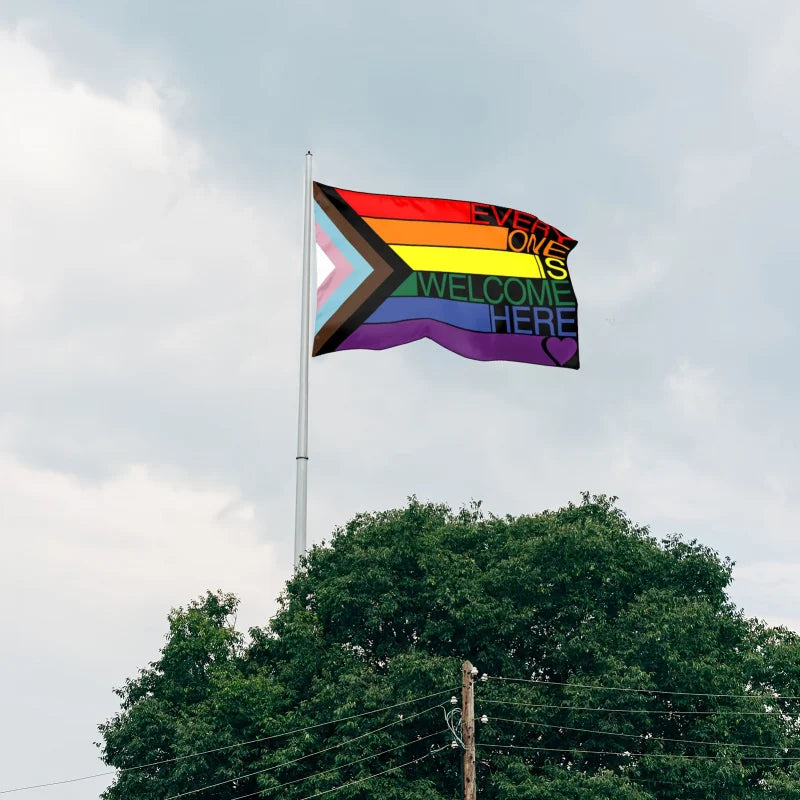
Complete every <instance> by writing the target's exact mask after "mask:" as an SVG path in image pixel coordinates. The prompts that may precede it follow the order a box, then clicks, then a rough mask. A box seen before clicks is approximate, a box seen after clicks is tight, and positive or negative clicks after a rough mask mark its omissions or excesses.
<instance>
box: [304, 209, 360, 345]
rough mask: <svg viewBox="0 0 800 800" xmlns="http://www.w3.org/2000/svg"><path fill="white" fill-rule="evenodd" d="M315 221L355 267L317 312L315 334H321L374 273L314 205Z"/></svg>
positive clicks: (327, 217) (326, 216)
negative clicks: (324, 326)
mask: <svg viewBox="0 0 800 800" xmlns="http://www.w3.org/2000/svg"><path fill="white" fill-rule="evenodd" d="M314 219H315V220H316V222H318V223H319V226H320V228H322V230H324V231H325V233H327V234H328V236H329V237H330V240H331V241H332V242H333V244H334V245H335V246H336V248H337V249H338V250H339V252H340V253H341V254H342V255H343V256H344V257H345V258H346V259H347V260H348V261H349V262H350V263H351V264H352V265H353V271H352V272H351V273H350V274H349V275H348V276H347V277H346V278H345V279H344V280H343V281H342V283H341V285H340V286H338V287H337V289H336V291H335V292H334V293H333V294H332V295H331V296H330V297H329V298H328V299H327V300H326V301H325V303H324V304H323V306H322V308H320V309H318V310H317V318H316V322H315V327H314V333H315V334H316V333H319V331H320V328H321V327H322V326H323V325H324V324H325V323H326V322H327V321H328V320H329V319H330V318H331V317H332V316H333V315H334V313H335V312H336V311H337V309H338V308H339V307H340V306H341V305H342V304H343V303H344V302H345V301H346V300H347V298H348V297H350V295H351V294H353V292H354V291H355V290H356V289H358V287H359V286H360V285H361V284H362V283H363V282H364V280H365V279H366V278H367V277H368V276H369V275H370V274H372V272H373V269H372V267H371V266H370V265H369V264H368V263H367V262H366V261H365V260H364V257H363V256H362V255H361V253H359V252H358V251H357V250H356V249H355V247H353V245H351V244H350V242H348V241H347V239H345V238H344V235H343V234H342V232H341V231H340V230H339V229H338V228H337V227H336V226H335V225H334V224H333V222H332V221H331V219H330V217H329V216H328V215H327V214H326V213H325V212H324V211H323V210H322V209H321V208H320V207H319V205H318V204H317V203H314Z"/></svg>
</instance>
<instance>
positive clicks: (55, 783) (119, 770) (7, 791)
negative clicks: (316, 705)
mask: <svg viewBox="0 0 800 800" xmlns="http://www.w3.org/2000/svg"><path fill="white" fill-rule="evenodd" d="M459 688H460V687H458V686H456V687H453V688H450V689H443V690H442V691H440V692H433V693H432V694H426V695H423V696H422V697H415V698H413V699H412V700H403V701H402V702H400V703H393V704H392V705H388V706H383V707H382V708H376V709H373V710H372V711H363V712H361V713H360V714H350V715H349V716H347V717H339V718H338V719H332V720H328V721H327V722H317V723H315V724H314V725H306V726H305V727H303V728H294V729H293V730H290V731H285V732H284V733H275V734H272V735H271V736H262V737H259V738H258V739H250V740H248V741H246V742H238V743H237V744H228V745H224V746H223V747H214V748H212V749H211V750H201V751H198V752H196V753H187V754H186V755H182V756H175V757H174V758H162V759H159V760H158V761H150V762H148V763H146V764H137V765H136V766H133V767H119V768H117V769H112V770H107V771H106V772H97V773H95V774H93V775H81V776H79V777H77V778H65V779H63V780H56V781H48V782H46V783H35V784H31V785H30V786H16V787H14V788H12V789H0V794H12V793H14V792H26V791H29V790H31V789H44V788H47V787H49V786H62V785H63V784H66V783H78V782H79V781H88V780H92V779H94V778H103V777H106V776H108V775H116V774H122V773H124V772H135V771H136V770H140V769H147V768H148V767H157V766H160V765H161V764H171V763H174V762H176V761H185V760H186V759H189V758H199V757H200V756H206V755H211V754H212V753H221V752H222V751H224V750H232V749H235V748H237V747H246V746H247V745H251V744H260V743H261V742H269V741H272V740H273V739H280V738H282V737H284V736H292V735H294V734H296V733H303V732H304V731H310V730H313V729H315V728H321V727H324V726H325V725H336V724H338V723H340V722H347V721H349V720H351V719H359V718H360V717H368V716H370V715H371V714H379V713H380V712H381V711H390V710H391V709H393V708H400V707H401V706H406V705H410V704H411V703H418V702H420V701H422V700H429V699H430V698H431V697H439V696H440V695H443V694H451V693H452V692H455V691H458V689H459Z"/></svg>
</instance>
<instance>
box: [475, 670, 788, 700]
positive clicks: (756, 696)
mask: <svg viewBox="0 0 800 800" xmlns="http://www.w3.org/2000/svg"><path fill="white" fill-rule="evenodd" d="M486 680H487V681H509V682H512V683H536V684H539V685H544V686H573V687H575V688H577V689H597V690H598V691H600V690H602V691H604V692H640V693H642V694H664V695H678V696H682V697H730V698H731V699H734V700H752V699H755V700H800V697H795V696H792V695H779V694H776V695H760V694H711V693H708V692H668V691H666V690H664V689H636V688H631V687H625V686H598V685H596V684H591V683H564V682H561V681H541V680H535V679H534V678H503V677H500V676H499V675H487V676H486Z"/></svg>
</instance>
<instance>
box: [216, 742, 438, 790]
mask: <svg viewBox="0 0 800 800" xmlns="http://www.w3.org/2000/svg"><path fill="white" fill-rule="evenodd" d="M447 732H448V731H447V729H446V728H445V729H444V730H441V731H436V733H429V734H428V735H427V736H420V737H419V738H418V739H414V741H413V742H404V743H403V744H398V745H396V746H395V747H390V748H389V749H388V750H381V751H380V753H372V754H371V755H368V756H364V757H363V758H358V759H356V760H355V761H348V762H347V763H346V764H341V765H340V766H338V767H331V768H330V769H326V770H323V771H322V772H315V773H314V774H313V775H306V776H305V777H303V778H295V779H294V780H291V781H286V783H279V784H278V785H277V786H268V787H267V788H265V789H257V790H256V791H255V792H250V793H249V794H239V795H236V797H232V798H231V800H246V799H247V798H249V797H255V796H256V795H261V794H263V793H265V792H274V791H275V790H276V789H283V788H285V787H286V786H293V785H294V784H295V783H302V782H303V781H308V780H311V779H312V778H319V777H320V776H322V775H327V774H328V773H329V772H336V771H337V770H340V769H346V768H347V767H352V766H353V765H354V764H360V763H361V762H362V761H369V759H371V758H377V757H378V756H383V755H386V753H391V752H393V751H395V750H401V749H402V748H404V747H408V746H409V745H410V744H415V743H416V742H424V741H425V740H426V739H431V738H432V737H434V736H441V734H443V733H447ZM428 755H430V753H428V754H426V755H425V756H423V758H427V757H428ZM417 760H420V759H417ZM408 763H409V764H413V763H414V762H413V761H409V762H408ZM400 766H401V767H404V766H407V765H406V764H401V765H400ZM393 769H400V767H393ZM388 771H389V772H391V770H388ZM382 774H383V773H380V772H379V773H378V775H382ZM378 775H373V776H372V777H373V778H377V777H378ZM339 788H340V789H343V788H344V786H340V787H339ZM329 791H332V790H329ZM314 796H315V795H314ZM304 800H305V799H304Z"/></svg>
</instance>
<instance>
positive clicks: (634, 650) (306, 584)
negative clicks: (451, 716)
mask: <svg viewBox="0 0 800 800" xmlns="http://www.w3.org/2000/svg"><path fill="white" fill-rule="evenodd" d="M731 569H732V564H731V562H730V561H729V560H727V559H721V558H720V557H719V556H718V555H717V554H716V553H715V552H713V551H712V550H710V549H709V548H707V547H704V546H703V545H701V544H698V543H697V542H695V541H692V542H686V541H683V540H682V539H680V538H679V537H671V538H668V539H665V540H663V541H657V540H656V539H654V538H653V537H652V536H651V535H650V534H649V532H648V530H647V529H646V528H643V527H639V526H637V525H635V524H633V523H632V522H631V521H630V520H629V519H628V518H627V516H626V515H625V514H624V513H623V512H622V511H621V510H620V509H619V508H617V507H616V505H615V499H614V498H607V497H604V496H599V497H590V496H588V495H584V497H583V499H582V502H581V503H579V504H577V505H576V504H570V505H568V506H567V507H565V508H562V509H560V510H558V511H545V512H543V513H540V514H537V515H533V516H521V517H516V518H514V517H505V518H498V517H494V516H487V515H484V514H483V513H482V512H481V510H480V506H479V504H473V505H471V506H470V507H468V508H464V509H461V510H460V511H457V512H453V511H451V509H449V508H448V507H446V506H444V505H437V504H430V503H420V502H418V501H417V500H416V499H413V498H412V499H411V500H410V501H409V503H408V505H407V506H406V507H405V508H402V509H397V510H390V511H384V512H380V513H371V514H360V515H358V516H356V517H355V518H354V519H353V520H352V521H351V522H350V523H348V524H347V525H346V526H345V527H344V528H342V529H340V530H337V531H335V532H334V535H333V538H332V541H331V543H330V545H327V546H325V545H322V546H318V547H314V548H313V549H312V550H311V551H310V552H309V553H308V555H307V556H306V557H305V559H304V560H303V563H302V564H301V568H300V569H299V570H298V571H297V572H296V574H295V575H294V576H293V577H292V579H291V580H290V581H288V583H287V584H286V588H285V591H284V593H283V594H282V596H281V598H280V606H279V610H278V613H277V614H276V616H275V617H274V618H273V619H272V620H271V621H270V622H269V624H268V625H267V626H265V627H263V628H255V629H252V630H251V631H250V632H249V636H248V637H247V638H245V637H243V636H242V635H240V634H239V633H237V632H236V630H235V628H234V626H233V624H232V620H233V617H234V615H235V611H236V606H237V601H236V598H235V597H233V596H232V595H226V594H222V593H216V594H214V593H209V594H207V595H206V596H205V597H204V598H201V599H199V600H197V601H195V602H192V603H190V604H189V605H188V606H187V607H186V608H185V609H178V610H175V611H173V612H172V613H171V614H170V617H169V622H170V627H169V634H168V636H167V642H166V644H165V646H164V648H163V650H162V652H161V657H160V659H158V660H157V661H156V662H154V663H152V664H150V665H149V667H147V668H146V669H144V670H142V671H141V672H140V673H139V675H138V676H137V677H136V678H134V679H132V680H129V681H128V682H127V683H126V684H125V686H124V687H122V688H121V689H120V690H119V691H118V694H119V695H120V698H121V701H122V704H121V710H120V712H119V713H118V714H117V715H116V716H115V717H114V718H113V719H111V720H109V721H108V722H107V723H106V724H104V725H102V726H101V728H100V730H101V733H102V736H103V743H102V748H103V756H104V758H105V760H106V762H107V763H108V764H110V765H113V766H115V767H118V768H120V769H121V770H128V771H123V772H121V773H120V774H119V776H118V778H117V780H116V781H115V783H114V784H113V786H111V787H110V788H109V789H108V790H107V791H106V793H105V795H104V797H105V798H106V800H134V799H135V800H151V799H152V800H165V798H169V797H172V796H174V795H179V794H182V793H185V792H193V791H194V790H197V789H199V788H201V787H210V788H207V789H205V790H204V791H202V792H197V793H195V794H191V795H189V796H191V797H196V798H198V800H231V799H232V798H239V797H246V796H253V797H255V796H261V795H259V793H260V792H262V791H263V796H264V797H268V798H269V797H274V798H278V797H279V798H289V800H299V798H307V797H311V796H316V793H322V792H326V791H327V790H330V789H334V788H337V787H341V788H337V790H336V791H335V792H330V794H331V796H335V797H336V798H337V800H357V799H359V798H367V797H370V798H372V797H381V798H384V797H385V798H399V799H400V800H411V798H414V800H420V799H421V800H443V799H444V798H448V799H450V798H457V797H460V796H461V789H460V781H461V777H460V752H458V751H457V750H453V749H452V748H450V746H449V745H450V742H451V740H452V735H451V734H450V733H449V732H447V728H446V725H445V722H444V714H445V713H446V712H447V711H448V710H450V709H451V708H452V707H451V705H450V702H449V698H450V696H451V694H452V695H457V694H458V689H457V687H458V686H459V683H460V669H461V663H462V661H463V660H464V659H465V658H469V659H470V660H471V661H472V662H473V663H474V664H476V666H478V667H479V669H480V670H481V672H486V673H488V675H489V676H491V677H490V679H489V680H487V681H486V682H482V681H479V683H478V686H477V689H476V714H477V716H478V717H480V716H481V715H482V714H486V715H487V716H488V718H489V719H488V722H486V723H478V725H479V727H478V735H477V738H478V780H479V787H480V792H481V796H482V797H485V798H487V800H579V799H580V800H584V799H585V800H589V798H592V799H594V798H609V799H610V798H615V800H617V799H618V798H621V799H622V800H647V799H649V798H659V800H661V799H667V798H668V799H670V800H672V799H673V798H674V800H681V799H683V798H686V799H688V798H700V797H702V798H711V799H713V798H726V800H727V799H728V798H742V799H743V800H744V799H748V800H749V799H750V798H757V797H765V798H767V797H775V798H791V797H800V775H799V774H798V764H800V740H799V739H798V733H799V732H798V723H797V720H798V719H800V701H798V700H796V699H791V698H795V697H797V696H798V695H800V659H799V657H800V638H799V637H798V636H797V635H796V634H794V633H792V632H790V631H788V630H785V629H781V628H770V627H768V626H766V625H764V624H762V623H760V622H758V621H756V620H750V619H747V618H746V617H745V616H744V615H743V614H742V613H741V612H740V611H739V610H737V609H736V608H735V607H734V606H733V605H732V604H731V603H730V601H729V600H728V598H727V595H726V588H727V587H728V585H729V583H730V580H731ZM642 690H645V691H642ZM776 695H780V696H781V697H780V698H778V697H776ZM417 698H425V699H420V700H417ZM408 701H414V702H408ZM400 703H404V704H403V705H396V704H400ZM387 706H390V708H388V709H386V710H380V709H383V708H385V707H387ZM373 712H374V713H373ZM378 729H379V730H378ZM290 731H297V732H296V733H290V734H288V735H283V734H285V733H287V732H290ZM268 737H269V738H268ZM253 740H258V741H253ZM244 742H251V743H250V744H246V745H242V743H244ZM220 748H224V749H220ZM210 751H213V752H210ZM195 753H204V755H200V756H192V757H189V756H191V754H195ZM154 762H155V763H154ZM158 762H161V763H158ZM146 763H150V764H151V766H147V767H145V768H143V769H132V768H133V767H136V766H138V765H141V764H146ZM403 765H405V766H403ZM395 768H396V769H395ZM378 773H380V774H379V775H378ZM242 776H244V777H242ZM370 776H376V777H370ZM278 787H280V788H278ZM326 796H327V795H326Z"/></svg>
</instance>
